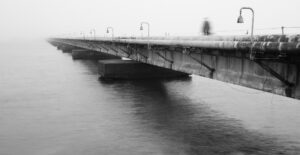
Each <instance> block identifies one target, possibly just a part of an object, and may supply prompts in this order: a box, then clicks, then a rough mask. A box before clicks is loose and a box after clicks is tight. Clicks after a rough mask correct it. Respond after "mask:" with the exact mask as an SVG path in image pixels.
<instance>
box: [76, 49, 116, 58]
mask: <svg viewBox="0 0 300 155" xmlns="http://www.w3.org/2000/svg"><path fill="white" fill-rule="evenodd" d="M72 58H73V59H74V60H76V59H81V60H104V59H121V58H120V57H117V56H112V55H108V54H104V53H100V52H96V51H91V50H85V49H75V50H72Z"/></svg>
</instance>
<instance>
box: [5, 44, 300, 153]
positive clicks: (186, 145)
mask: <svg viewBox="0 0 300 155" xmlns="http://www.w3.org/2000/svg"><path fill="white" fill-rule="evenodd" d="M26 45H27V46H26V48H11V47H10V46H8V47H7V46H3V47H0V48H1V52H2V53H1V54H2V57H0V73H1V77H0V84H1V90H0V92H1V94H0V124H1V126H0V154H28V155H32V154H33V155H34V154H37V155H40V154H63V155H65V154H70V155H71V154H72V155H73V154H78V155H79V154H120V155H123V154H125V155H126V154H128V155H135V154H136V155H139V154H162V155H164V154H168V155H173V154H182V155H194V154H195V155H198V154H203V155H206V154H212V155H214V154H215V155H217V154H228V155H244V154H245V155H246V154H247V155H248V154H250V155H252V154H263V155H264V154H268V155H269V154H299V152H300V150H299V147H300V143H299V142H300V141H299V139H300V132H299V131H298V128H299V127H300V126H299V124H300V123H299V118H300V117H299V114H298V113H297V111H298V110H300V104H299V101H298V100H291V99H288V98H284V97H280V96H277V95H272V94H269V93H261V92H259V91H256V90H251V89H246V88H243V87H237V86H233V85H229V84H224V83H221V82H216V81H212V80H208V79H203V78H199V77H196V76H193V77H189V78H184V79H172V80H151V81H150V80H129V81H122V80H120V81H116V80H113V81H112V80H98V74H97V64H96V62H93V61H73V60H72V59H71V58H70V55H69V54H63V53H61V52H60V51H57V50H56V49H55V48H54V47H51V46H50V45H48V44H46V43H39V42H35V43H34V44H31V45H32V46H28V44H26ZM21 49H22V50H21ZM13 58H14V61H11V60H12V59H13ZM232 88H234V89H232ZM236 89H238V91H237V90H236ZM257 92H259V93H257ZM270 99H272V100H270ZM270 101H272V102H270Z"/></svg>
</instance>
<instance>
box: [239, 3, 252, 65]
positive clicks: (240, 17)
mask: <svg viewBox="0 0 300 155" xmlns="http://www.w3.org/2000/svg"><path fill="white" fill-rule="evenodd" d="M243 10H250V11H251V12H252V26H251V48H250V60H253V59H254V57H253V55H252V48H253V41H254V38H253V29H254V10H253V9H252V8H250V7H242V8H241V9H240V16H239V17H238V20H237V23H244V19H243V17H242V11H243Z"/></svg>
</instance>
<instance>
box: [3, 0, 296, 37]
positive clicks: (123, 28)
mask: <svg viewBox="0 0 300 155" xmlns="http://www.w3.org/2000/svg"><path fill="white" fill-rule="evenodd" d="M243 6H249V7H252V8H253V9H254V11H255V28H257V29H259V28H273V27H277V28H280V27H281V26H300V20H299V19H300V14H299V12H298V9H299V6H300V1H299V0H286V1H274V0H263V1H262V0H226V1H224V0H202V1H201V0H147V1H146V0H63V1H62V0H26V1H25V0H1V1H0V19H1V26H0V34H1V38H0V40H1V41H4V40H15V39H32V38H45V37H51V36H53V35H68V36H71V35H73V36H75V35H77V36H78V35H79V34H80V32H85V33H86V34H88V33H89V31H90V30H91V29H96V34H97V35H98V36H105V35H106V34H105V29H106V27H107V26H112V27H114V31H115V36H140V35H142V34H141V33H142V32H141V31H140V30H139V24H140V22H141V21H147V22H149V23H150V27H151V32H150V33H151V35H152V36H163V35H165V33H169V34H170V35H176V36H183V35H199V31H200V27H201V23H202V21H203V19H204V18H205V17H208V19H209V21H210V22H211V24H212V27H213V30H212V31H213V33H214V34H220V35H229V34H238V35H239V34H245V31H246V30H247V29H249V28H250V21H251V13H250V11H248V10H245V11H244V12H243V16H244V20H245V23H244V24H237V23H236V20H237V17H238V15H239V9H240V7H243ZM240 29H242V30H243V31H230V32H226V33H223V30H240ZM244 30H245V31H244ZM286 31H287V33H299V34H300V32H299V31H300V29H291V30H288V29H287V30H286ZM144 33H145V32H144ZM262 33H281V30H280V29H276V30H272V31H271V30H265V31H258V30H257V31H256V33H255V34H262Z"/></svg>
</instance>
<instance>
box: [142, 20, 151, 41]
mask: <svg viewBox="0 0 300 155" xmlns="http://www.w3.org/2000/svg"><path fill="white" fill-rule="evenodd" d="M143 24H146V25H147V26H148V38H149V37H150V24H149V23H148V22H141V26H140V30H141V31H142V30H144V28H143Z"/></svg>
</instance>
